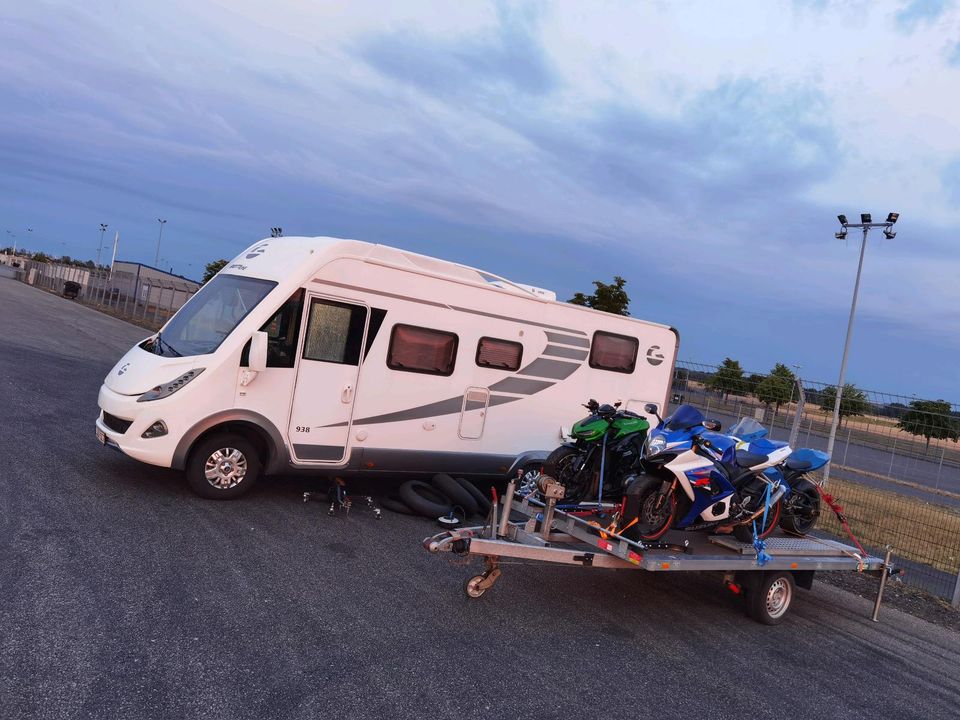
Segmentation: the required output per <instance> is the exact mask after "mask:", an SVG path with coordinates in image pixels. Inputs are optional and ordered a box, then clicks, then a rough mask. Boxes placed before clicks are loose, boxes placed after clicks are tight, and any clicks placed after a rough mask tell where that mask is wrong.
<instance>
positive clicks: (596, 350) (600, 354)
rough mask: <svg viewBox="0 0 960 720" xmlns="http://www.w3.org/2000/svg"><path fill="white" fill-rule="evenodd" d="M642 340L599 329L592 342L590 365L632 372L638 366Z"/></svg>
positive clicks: (599, 368) (612, 370)
mask: <svg viewBox="0 0 960 720" xmlns="http://www.w3.org/2000/svg"><path fill="white" fill-rule="evenodd" d="M639 346H640V341H639V340H637V339H636V338H635V337H629V336H628V335H615V334H614V333H608V332H603V331H602V330H597V332H595V333H594V334H593V342H592V343H590V367H592V368H597V369H598V370H610V371H611V372H621V373H632V372H633V369H634V368H635V367H636V366H637V349H638V348H639Z"/></svg>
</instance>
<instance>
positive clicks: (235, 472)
mask: <svg viewBox="0 0 960 720" xmlns="http://www.w3.org/2000/svg"><path fill="white" fill-rule="evenodd" d="M260 471H261V468H260V456H259V455H258V453H257V448H256V447H255V446H254V445H253V443H251V442H250V441H249V440H247V439H246V438H244V437H243V436H242V435H237V434H234V433H218V434H216V435H212V436H210V437H208V438H205V439H203V440H201V441H200V443H199V444H197V446H196V447H195V448H194V449H193V451H192V452H191V453H190V460H189V461H188V462H187V483H188V484H189V485H190V489H191V490H193V491H194V492H195V493H196V494H197V495H200V496H201V497H205V498H210V499H212V500H231V499H233V498H236V497H240V496H241V495H244V494H245V493H247V492H248V491H249V490H250V488H252V487H253V485H254V483H255V482H256V481H257V478H258V477H260Z"/></svg>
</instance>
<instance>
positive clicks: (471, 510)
mask: <svg viewBox="0 0 960 720" xmlns="http://www.w3.org/2000/svg"><path fill="white" fill-rule="evenodd" d="M430 484H431V485H433V487H434V488H436V489H437V490H439V491H440V492H441V493H443V494H444V495H446V496H447V497H448V498H449V499H450V502H452V503H453V504H454V505H459V506H460V507H461V508H462V509H463V511H464V514H465V515H464V517H465V518H468V517H470V516H471V515H476V514H477V511H478V510H479V509H480V508H479V506H478V505H477V501H476V500H475V499H474V497H473V495H471V494H470V492H469V491H468V490H467V489H466V488H464V487H463V486H462V485H461V484H460V483H458V482H457V481H456V480H454V479H453V478H452V477H450V476H449V475H447V474H446V473H437V474H436V475H434V476H433V479H432V480H430Z"/></svg>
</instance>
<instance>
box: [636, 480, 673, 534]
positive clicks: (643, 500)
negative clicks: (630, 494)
mask: <svg viewBox="0 0 960 720" xmlns="http://www.w3.org/2000/svg"><path fill="white" fill-rule="evenodd" d="M636 503H637V505H636V507H637V522H636V524H635V525H634V526H633V527H632V528H630V530H631V531H632V532H630V531H628V534H627V536H628V537H634V538H638V539H640V540H659V539H660V538H661V537H663V535H664V533H666V532H667V530H669V529H670V528H671V527H672V526H673V521H674V520H675V519H676V516H677V498H676V496H675V495H674V494H673V492H667V495H666V497H664V495H663V493H662V492H661V490H660V485H659V484H658V483H651V484H650V486H649V487H648V488H646V489H645V490H643V491H642V492H641V493H640V495H639V496H637V499H636Z"/></svg>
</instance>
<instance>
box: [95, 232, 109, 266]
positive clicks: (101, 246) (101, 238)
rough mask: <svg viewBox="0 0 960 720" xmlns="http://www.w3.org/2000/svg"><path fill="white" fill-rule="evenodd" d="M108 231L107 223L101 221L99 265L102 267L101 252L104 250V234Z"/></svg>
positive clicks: (98, 252)
mask: <svg viewBox="0 0 960 720" xmlns="http://www.w3.org/2000/svg"><path fill="white" fill-rule="evenodd" d="M106 231H107V224H106V223H100V246H99V247H98V248H97V267H100V253H101V252H102V251H103V234H104V233H105V232H106Z"/></svg>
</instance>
